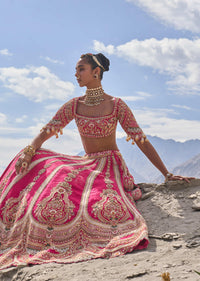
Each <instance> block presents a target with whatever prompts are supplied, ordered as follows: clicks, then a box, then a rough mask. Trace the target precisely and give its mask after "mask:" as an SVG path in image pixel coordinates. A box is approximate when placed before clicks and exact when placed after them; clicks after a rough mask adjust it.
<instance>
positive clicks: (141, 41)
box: [0, 0, 200, 172]
mask: <svg viewBox="0 0 200 281" xmlns="http://www.w3.org/2000/svg"><path fill="white" fill-rule="evenodd" d="M199 34H200V1H199V0H190V1H188V0H171V1H168V0H101V1H94V0H84V1H83V0H42V1H40V0H28V1H27V0H0V155H1V157H0V172H1V171H2V170H3V168H4V167H5V165H7V164H8V163H9V161H10V160H11V158H12V157H13V156H14V155H15V153H17V152H18V151H19V150H20V149H21V148H23V147H24V146H26V145H27V144H28V143H29V142H30V140H31V139H32V138H33V137H34V136H35V135H36V134H37V133H38V132H39V129H40V128H41V127H42V126H43V125H44V124H45V123H46V122H47V121H48V120H49V119H50V118H51V117H52V116H53V115H54V113H55V112H56V111H57V109H58V108H59V107H60V106H61V105H62V104H63V103H64V102H66V101H67V100H68V99H70V98H72V97H74V96H79V95H82V94H83V93H84V91H85V89H84V88H79V87H78V85H77V83H76V79H75V76H74V73H75V65H76V62H77V60H78V59H79V57H80V55H81V54H83V53H86V52H92V53H98V52H102V53H104V54H105V55H106V56H107V57H108V58H109V59H110V62H111V67H110V71H109V72H107V73H105V75H104V79H103V88H104V90H105V92H107V93H108V94H111V95H113V96H118V97H121V98H123V99H124V100H125V101H126V102H127V104H128V105H129V106H130V107H131V108H132V110H133V112H134V115H135V117H136V119H137V121H138V123H139V124H140V126H141V127H142V128H143V130H144V132H145V133H146V134H149V135H153V136H155V135H156V136H159V137H161V138H164V139H169V138H171V139H174V140H177V141H186V140H189V139H200V107H199V105H200V38H199ZM121 136H123V132H122V131H121V128H120V127H119V128H118V137H121ZM45 147H48V148H51V149H54V150H57V151H60V152H63V153H70V154H73V153H77V152H79V151H80V150H81V149H82V147H81V143H80V138H79V136H78V133H77V130H76V127H75V124H74V122H72V123H71V124H70V125H68V126H67V127H66V128H65V130H64V136H62V138H60V139H59V140H55V139H52V140H50V141H48V142H47V143H46V144H45Z"/></svg>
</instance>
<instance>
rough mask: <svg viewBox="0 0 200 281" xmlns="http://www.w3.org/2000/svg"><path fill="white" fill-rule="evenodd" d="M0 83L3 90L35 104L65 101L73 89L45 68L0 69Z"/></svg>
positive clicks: (68, 83) (69, 84) (72, 86)
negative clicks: (10, 91)
mask: <svg viewBox="0 0 200 281" xmlns="http://www.w3.org/2000/svg"><path fill="white" fill-rule="evenodd" d="M0 81H1V82H2V83H3V86H4V87H5V88H8V89H10V90H12V91H14V92H15V93H17V94H19V95H23V96H25V97H27V98H29V99H30V100H33V101H35V102H41V101H43V100H46V99H58V100H66V98H68V97H69V96H71V95H72V94H73V91H74V88H75V86H74V85H73V84H72V83H71V82H67V81H62V80H60V79H59V77H57V76H56V75H55V74H53V73H51V72H50V70H49V69H48V68H47V67H45V66H40V67H33V66H31V67H26V68H15V67H7V68H0Z"/></svg>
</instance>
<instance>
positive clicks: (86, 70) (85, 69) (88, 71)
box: [75, 59, 96, 87]
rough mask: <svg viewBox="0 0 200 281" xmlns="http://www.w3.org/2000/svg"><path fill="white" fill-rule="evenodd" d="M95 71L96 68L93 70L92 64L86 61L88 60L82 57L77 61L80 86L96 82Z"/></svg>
mask: <svg viewBox="0 0 200 281" xmlns="http://www.w3.org/2000/svg"><path fill="white" fill-rule="evenodd" d="M95 72H96V71H95V69H93V70H92V68H91V65H90V64H88V63H87V62H86V60H84V59H80V60H79V61H78V62H77V65H76V73H75V76H76V79H77V82H78V83H79V86H80V87H84V86H86V87H92V86H93V84H94V81H95V80H96V79H95V78H94V75H95Z"/></svg>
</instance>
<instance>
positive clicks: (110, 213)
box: [93, 189, 130, 227]
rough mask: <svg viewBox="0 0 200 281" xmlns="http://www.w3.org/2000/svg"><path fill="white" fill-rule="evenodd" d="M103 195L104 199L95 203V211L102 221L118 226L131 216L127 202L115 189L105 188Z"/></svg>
mask: <svg viewBox="0 0 200 281" xmlns="http://www.w3.org/2000/svg"><path fill="white" fill-rule="evenodd" d="M101 197H102V199H101V200H100V201H99V202H96V203H95V204H94V205H93V213H94V215H95V216H96V217H97V218H98V219H99V220H100V221H101V222H103V223H106V224H110V225H111V226H112V227H116V226H117V225H118V224H119V223H122V222H125V221H127V219H129V218H130V215H129V212H128V210H127V207H126V205H125V203H124V202H123V201H122V199H121V197H120V196H119V195H118V194H117V192H116V191H115V190H112V189H107V190H104V191H103V193H102V194H101Z"/></svg>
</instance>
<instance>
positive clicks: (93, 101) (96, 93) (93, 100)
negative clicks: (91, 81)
mask: <svg viewBox="0 0 200 281" xmlns="http://www.w3.org/2000/svg"><path fill="white" fill-rule="evenodd" d="M103 94H104V90H103V89H102V87H101V86H100V87H98V88H93V89H87V90H86V96H85V100H84V104H86V105H88V106H94V105H98V104H100V103H101V101H103V100H104V98H103Z"/></svg>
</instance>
